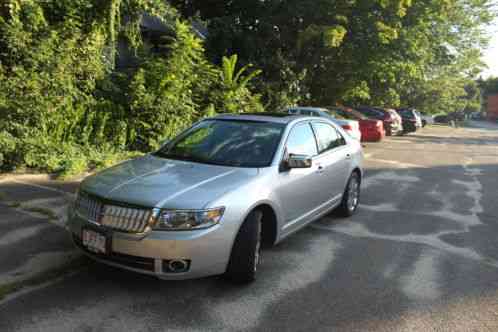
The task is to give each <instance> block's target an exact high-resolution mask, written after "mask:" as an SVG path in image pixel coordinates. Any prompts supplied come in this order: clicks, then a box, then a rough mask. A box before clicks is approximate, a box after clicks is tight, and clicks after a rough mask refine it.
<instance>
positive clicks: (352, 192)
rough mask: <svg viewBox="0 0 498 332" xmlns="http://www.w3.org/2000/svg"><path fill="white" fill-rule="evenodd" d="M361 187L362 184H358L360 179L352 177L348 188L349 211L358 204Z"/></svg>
mask: <svg viewBox="0 0 498 332" xmlns="http://www.w3.org/2000/svg"><path fill="white" fill-rule="evenodd" d="M359 189H360V186H359V184H358V179H357V178H356V177H352V178H351V181H350V182H349V188H348V201H347V203H348V209H349V211H354V210H355V209H356V207H357V206H358V201H359V197H360V192H359Z"/></svg>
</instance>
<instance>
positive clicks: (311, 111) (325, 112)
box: [287, 107, 361, 141]
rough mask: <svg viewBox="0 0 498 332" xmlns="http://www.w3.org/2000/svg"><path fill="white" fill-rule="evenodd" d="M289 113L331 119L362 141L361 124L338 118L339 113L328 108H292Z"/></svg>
mask: <svg viewBox="0 0 498 332" xmlns="http://www.w3.org/2000/svg"><path fill="white" fill-rule="evenodd" d="M287 113H289V114H294V115H308V116H320V117H324V118H329V119H330V120H332V122H334V123H336V124H338V125H339V126H341V127H342V129H344V130H345V131H346V132H347V133H348V134H349V135H350V136H351V137H353V138H354V139H356V140H357V141H361V131H360V124H359V122H358V121H356V120H348V119H344V118H340V117H338V116H337V115H338V114H337V113H336V112H334V111H331V110H329V109H326V108H319V107H291V108H289V109H287Z"/></svg>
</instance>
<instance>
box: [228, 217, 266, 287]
mask: <svg viewBox="0 0 498 332" xmlns="http://www.w3.org/2000/svg"><path fill="white" fill-rule="evenodd" d="M262 217H263V213H262V212H261V211H259V210H255V211H253V212H251V213H250V214H249V216H247V218H246V220H245V221H244V223H243V224H242V227H241V228H240V230H239V233H238V234H237V237H236V238H235V243H234V245H233V248H232V253H231V254H230V261H229V263H228V268H227V271H226V273H225V277H227V278H228V279H229V280H231V281H234V282H237V283H248V282H251V281H254V280H255V279H256V272H257V269H258V265H259V262H260V257H261V228H262V227H261V220H262Z"/></svg>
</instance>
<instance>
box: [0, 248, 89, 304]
mask: <svg viewBox="0 0 498 332" xmlns="http://www.w3.org/2000/svg"><path fill="white" fill-rule="evenodd" d="M87 262H88V260H86V259H85V258H84V257H78V258H75V259H73V260H71V261H69V262H67V263H65V264H63V265H61V266H60V267H58V268H55V269H51V270H48V271H45V272H41V273H39V274H37V275H34V276H33V277H31V278H28V279H26V280H21V281H14V282H11V283H7V284H3V285H2V284H0V301H1V300H3V299H5V297H6V296H8V295H10V294H12V293H15V292H19V291H21V290H23V289H24V288H27V287H34V286H39V285H41V284H43V283H45V282H47V281H50V280H55V279H57V278H60V277H62V276H64V275H65V274H67V273H69V272H71V271H74V270H76V269H80V268H82V267H85V266H86V265H87V264H88V263H87Z"/></svg>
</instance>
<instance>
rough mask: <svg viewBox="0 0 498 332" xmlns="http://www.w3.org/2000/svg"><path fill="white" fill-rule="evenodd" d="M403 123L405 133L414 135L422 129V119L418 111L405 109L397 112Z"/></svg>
mask: <svg viewBox="0 0 498 332" xmlns="http://www.w3.org/2000/svg"><path fill="white" fill-rule="evenodd" d="M397 112H398V114H399V115H400V116H401V119H402V121H403V131H404V132H405V133H413V132H416V131H417V130H419V129H420V128H422V118H421V117H420V113H418V112H417V110H415V109H412V108H403V109H399V110H397Z"/></svg>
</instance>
